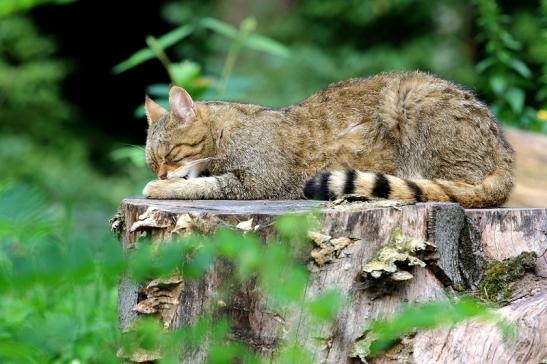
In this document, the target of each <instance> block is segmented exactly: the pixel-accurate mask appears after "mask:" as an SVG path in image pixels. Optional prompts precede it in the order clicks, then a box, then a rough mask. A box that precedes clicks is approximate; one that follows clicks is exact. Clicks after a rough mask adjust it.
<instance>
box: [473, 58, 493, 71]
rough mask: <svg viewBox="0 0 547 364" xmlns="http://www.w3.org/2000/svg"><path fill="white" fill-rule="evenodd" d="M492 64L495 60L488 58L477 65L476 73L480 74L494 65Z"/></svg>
mask: <svg viewBox="0 0 547 364" xmlns="http://www.w3.org/2000/svg"><path fill="white" fill-rule="evenodd" d="M494 63H496V59H495V58H494V57H488V58H485V59H483V60H482V61H480V62H479V63H477V65H476V66H475V69H476V70H477V72H479V73H482V72H484V71H486V70H487V69H488V68H490V67H491V66H492V65H494Z"/></svg>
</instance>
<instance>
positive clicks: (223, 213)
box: [113, 198, 547, 363]
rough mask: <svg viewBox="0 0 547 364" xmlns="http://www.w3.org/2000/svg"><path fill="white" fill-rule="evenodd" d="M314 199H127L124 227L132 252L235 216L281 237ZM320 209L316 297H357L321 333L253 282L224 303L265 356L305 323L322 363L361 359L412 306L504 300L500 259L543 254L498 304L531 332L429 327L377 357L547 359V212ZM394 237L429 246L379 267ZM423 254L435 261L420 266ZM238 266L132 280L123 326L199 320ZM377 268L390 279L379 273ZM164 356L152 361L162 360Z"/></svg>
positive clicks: (305, 338) (123, 286) (122, 305)
mask: <svg viewBox="0 0 547 364" xmlns="http://www.w3.org/2000/svg"><path fill="white" fill-rule="evenodd" d="M312 207H318V203H317V202H313V201H158V200H146V199H141V198H129V199H126V200H124V201H123V202H122V205H121V207H120V210H119V213H118V215H117V216H116V218H115V219H114V220H113V221H114V224H113V227H114V228H115V230H116V231H117V232H118V233H119V234H120V237H121V240H122V243H123V246H124V249H126V251H130V250H131V249H133V248H134V247H135V245H136V244H137V241H138V240H139V238H141V237H143V236H148V237H151V238H152V239H154V240H157V241H158V242H159V241H161V240H164V239H167V238H168V237H170V236H171V235H172V234H177V233H183V232H187V231H190V230H191V231H198V232H202V233H205V234H210V233H212V232H213V231H214V230H215V229H216V228H217V227H218V226H221V225H226V224H228V225H232V226H238V224H239V227H243V226H244V227H243V228H245V229H249V228H252V229H253V230H256V231H257V232H258V234H259V235H260V236H261V238H262V239H264V240H267V239H269V238H271V237H272V236H273V234H275V232H274V231H273V227H272V222H273V219H274V218H275V216H277V215H280V214H287V213H305V212H308V211H310V209H311V208H312ZM319 210H320V220H321V221H320V229H319V230H318V231H315V232H312V233H311V234H310V237H311V239H312V240H313V241H314V242H315V244H316V246H315V248H314V249H313V250H312V251H311V253H310V257H309V259H308V261H307V262H306V263H307V264H308V268H309V270H310V272H311V279H310V282H309V286H308V287H307V289H306V295H308V296H310V297H311V296H316V295H318V294H320V293H322V292H324V291H325V290H327V289H329V288H332V287H336V288H338V289H339V290H340V291H341V292H342V293H343V294H344V296H345V297H347V298H349V300H348V302H349V304H347V305H346V306H345V307H344V308H343V309H342V310H341V312H339V314H338V316H337V317H336V320H335V322H334V324H332V325H331V324H329V325H323V326H321V327H319V328H318V327H313V335H311V331H312V328H311V327H310V323H308V322H307V321H306V317H305V315H304V314H303V313H302V312H298V310H296V311H295V310H290V309H287V311H286V312H271V311H269V310H268V309H267V307H266V306H265V304H264V302H263V300H262V299H261V297H260V295H259V293H258V291H257V290H256V289H255V287H254V283H253V282H249V283H248V284H246V285H245V286H243V287H240V288H239V289H238V290H237V293H236V294H235V295H234V296H233V297H229V298H227V299H226V300H224V301H223V304H224V305H225V308H224V311H225V312H226V314H228V316H229V317H230V318H231V320H232V325H233V328H232V334H233V337H234V338H236V339H238V340H241V341H243V342H245V343H247V344H248V345H250V346H251V347H252V348H253V349H254V350H255V351H256V352H258V353H259V354H260V355H261V356H263V357H266V358H268V357H272V356H273V355H274V354H275V350H276V348H277V346H278V344H279V342H280V340H283V334H282V333H283V332H287V331H291V330H293V332H295V335H294V337H292V338H291V340H292V341H293V342H294V344H295V345H301V346H304V347H307V348H309V349H310V350H311V352H313V353H315V358H314V359H315V360H314V361H315V362H318V363H319V362H326V363H350V362H354V361H357V362H358V361H359V358H358V357H356V358H352V355H355V353H354V345H355V343H356V342H357V341H358V340H359V339H360V338H361V337H362V335H363V332H364V330H365V329H366V328H367V326H368V325H369V324H370V322H371V321H372V320H374V319H378V318H382V317H386V316H389V315H392V314H394V313H396V312H397V311H398V310H400V309H401V307H403V306H404V305H408V304H409V303H414V302H424V301H429V300H436V299H443V298H446V297H448V296H451V295H453V294H454V293H458V292H462V293H463V292H475V293H476V294H478V295H481V294H482V293H481V290H483V291H485V292H486V293H487V294H489V295H490V296H492V297H493V293H492V292H491V291H490V288H488V287H489V286H485V285H484V283H483V282H484V279H485V276H486V275H488V274H490V273H489V271H488V267H489V266H490V265H491V264H492V262H494V261H501V260H503V259H507V258H514V257H517V256H519V255H520V254H521V253H523V252H533V253H534V254H536V256H537V258H534V262H533V265H535V267H533V268H532V269H528V270H527V271H526V272H524V273H523V274H522V277H520V276H519V278H518V279H519V281H518V282H517V283H515V282H509V283H508V284H510V285H511V289H507V290H506V291H504V292H505V293H504V296H503V297H502V298H501V299H498V300H497V302H498V304H500V305H504V306H505V307H503V308H500V310H499V311H500V313H501V314H502V315H504V316H505V317H507V318H508V319H510V320H514V321H515V322H516V325H517V327H518V328H519V329H521V330H520V331H519V336H517V339H516V341H513V342H506V341H504V340H503V339H502V337H501V336H500V335H499V333H498V332H497V331H496V330H495V329H493V328H492V326H488V325H479V324H477V323H466V324H462V325H458V326H456V327H455V328H450V329H439V330H435V331H425V332H420V333H418V334H417V335H415V336H414V337H413V338H412V339H409V340H407V341H404V342H403V344H404V345H405V346H406V349H405V350H404V354H403V353H402V352H398V353H396V354H393V353H389V352H388V353H387V354H386V355H384V356H383V357H380V358H376V359H374V360H373V361H374V362H416V363H432V362H454V363H460V362H461V363H475V362H476V363H517V362H518V363H537V362H539V361H540V360H542V359H544V358H545V357H547V349H546V348H547V330H546V325H547V316H546V312H545V307H546V303H547V302H546V286H547V283H546V282H547V281H546V278H547V260H546V258H545V250H546V249H547V209H510V208H508V209H480V210H464V209H463V208H461V207H460V206H459V205H457V204H444V203H428V204H423V203H419V204H414V205H402V204H398V203H395V202H392V201H378V202H373V203H363V202H354V203H347V202H342V203H339V204H335V203H326V204H320V205H319ZM251 219H252V221H251ZM242 222H243V224H241V223H242ZM247 225H248V226H247ZM257 226H258V227H257ZM426 241H427V242H428V243H430V244H432V245H433V246H434V247H435V248H434V250H435V251H434V252H432V249H433V247H432V246H430V245H429V244H428V245H423V242H426ZM394 242H395V243H399V244H407V243H408V244H418V245H420V244H422V245H423V246H422V245H420V246H421V248H420V249H422V250H423V251H422V252H421V253H420V252H419V254H418V255H417V256H409V257H408V260H406V261H401V262H398V263H397V269H396V271H390V270H389V267H388V268H378V267H379V266H382V267H383V266H384V265H385V264H384V263H385V262H383V261H380V258H379V252H380V251H381V250H382V249H385V248H386V247H390V246H393V244H394ZM433 253H434V254H433ZM405 259H406V258H405ZM416 259H419V260H420V262H424V263H426V264H425V265H424V266H420V264H419V263H418V264H417V265H414V266H412V264H415V262H416ZM401 267H403V268H401ZM227 269H228V267H227V266H226V265H225V264H223V263H222V262H220V263H217V264H216V265H215V266H214V267H213V268H212V269H210V270H209V271H208V273H207V274H206V276H205V277H204V278H202V279H200V280H199V281H190V282H184V279H183V277H180V278H174V279H172V280H171V281H170V282H158V281H152V282H149V283H148V284H146V285H144V286H139V285H137V284H136V283H134V282H132V281H131V279H130V278H128V277H125V278H124V279H122V281H121V282H120V288H119V302H118V303H119V305H118V310H119V319H120V326H121V328H122V330H126V329H128V328H129V327H130V325H131V323H132V322H134V320H136V319H137V317H138V316H139V315H150V314H153V315H156V316H157V317H159V319H160V320H161V321H162V322H163V324H164V325H165V327H168V328H176V327H180V326H182V325H186V324H189V323H191V322H193V320H195V319H196V318H197V317H198V315H199V314H200V313H202V312H203V310H205V309H206V307H209V306H210V305H212V304H214V303H215V302H213V300H215V299H217V296H216V294H217V293H218V288H219V286H220V284H221V283H222V280H223V277H224V276H225V272H226V270H227ZM485 272H486V273H485ZM375 275H380V276H381V277H380V278H373V276H375ZM386 287H387V288H386ZM485 287H486V288H485ZM515 287H516V288H515ZM487 288H488V289H487ZM490 296H489V297H490ZM481 297H483V296H481ZM312 336H313V337H312ZM317 337H319V338H322V339H323V340H317ZM469 338H473V339H471V340H470V339H469ZM484 343H487V344H488V345H484ZM403 344H401V345H403ZM154 355H156V354H154ZM154 355H152V356H151V357H145V358H147V359H155V358H156V356H157V355H156V356H154ZM205 355H206V353H205V350H201V351H200V350H198V351H197V352H193V353H186V354H185V356H184V357H183V358H181V362H184V363H199V362H202V361H203V360H204V358H205ZM132 359H133V360H135V361H139V358H132ZM141 359H142V358H141Z"/></svg>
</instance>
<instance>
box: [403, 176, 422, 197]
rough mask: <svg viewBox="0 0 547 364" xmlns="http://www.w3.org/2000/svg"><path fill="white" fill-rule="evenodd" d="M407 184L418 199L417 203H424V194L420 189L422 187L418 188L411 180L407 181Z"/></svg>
mask: <svg viewBox="0 0 547 364" xmlns="http://www.w3.org/2000/svg"><path fill="white" fill-rule="evenodd" d="M405 182H406V185H407V186H408V188H409V189H410V190H411V191H412V193H413V194H414V198H415V199H416V202H424V193H423V191H422V189H421V188H420V186H418V185H417V184H416V183H414V182H412V181H409V180H405Z"/></svg>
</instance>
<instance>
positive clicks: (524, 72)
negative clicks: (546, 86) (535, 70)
mask: <svg viewBox="0 0 547 364" xmlns="http://www.w3.org/2000/svg"><path fill="white" fill-rule="evenodd" d="M509 66H510V67H511V68H512V69H514V70H515V71H517V72H518V73H519V74H520V75H521V76H522V77H524V78H530V77H531V76H532V71H530V69H529V68H528V66H527V65H526V63H524V62H522V61H521V60H520V59H517V58H511V59H510V60H509Z"/></svg>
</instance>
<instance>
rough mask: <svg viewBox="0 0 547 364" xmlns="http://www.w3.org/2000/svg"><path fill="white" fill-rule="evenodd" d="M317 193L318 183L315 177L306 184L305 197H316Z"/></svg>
mask: <svg viewBox="0 0 547 364" xmlns="http://www.w3.org/2000/svg"><path fill="white" fill-rule="evenodd" d="M316 194H317V185H316V183H315V178H310V179H309V180H307V181H306V184H305V185H304V197H306V198H307V199H310V200H311V199H314V198H315V196H316Z"/></svg>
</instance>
